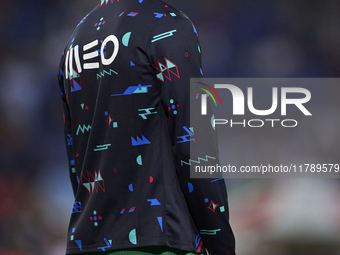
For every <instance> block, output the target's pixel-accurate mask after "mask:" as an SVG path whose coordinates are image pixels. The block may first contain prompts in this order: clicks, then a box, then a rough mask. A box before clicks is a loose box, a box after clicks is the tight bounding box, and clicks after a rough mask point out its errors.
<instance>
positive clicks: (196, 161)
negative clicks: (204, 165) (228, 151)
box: [181, 155, 216, 166]
mask: <svg viewBox="0 0 340 255" xmlns="http://www.w3.org/2000/svg"><path fill="white" fill-rule="evenodd" d="M208 158H211V159H216V158H214V157H211V156H208V155H205V158H201V157H198V159H197V160H193V159H189V162H185V161H184V160H181V166H183V164H186V165H189V166H191V163H192V162H194V163H197V164H201V160H203V161H206V162H208Z"/></svg>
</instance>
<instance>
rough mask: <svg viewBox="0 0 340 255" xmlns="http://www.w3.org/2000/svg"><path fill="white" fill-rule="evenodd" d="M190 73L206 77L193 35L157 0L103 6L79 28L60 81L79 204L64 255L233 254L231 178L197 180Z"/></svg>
mask: <svg viewBox="0 0 340 255" xmlns="http://www.w3.org/2000/svg"><path fill="white" fill-rule="evenodd" d="M190 77H202V70H201V49H200V45H199V41H198V38H197V31H196V29H195V27H194V25H193V24H192V23H191V21H190V20H189V19H188V18H187V16H186V15H185V14H184V13H182V12H181V11H178V10H177V9H175V8H173V7H171V6H170V5H168V4H166V3H164V2H162V1H160V0H100V2H99V4H98V5H97V7H95V9H94V10H92V11H91V12H90V13H89V14H88V15H87V16H86V17H85V18H84V19H83V20H81V22H80V23H79V24H78V25H77V27H76V29H75V30H74V32H73V34H72V36H71V38H70V40H69V42H68V43H67V46H66V48H65V50H64V52H63V55H62V59H61V63H60V74H59V85H60V92H61V95H62V99H63V101H62V102H63V106H64V122H65V128H64V131H65V141H66V148H67V155H68V159H69V173H70V179H71V182H72V187H73V192H74V197H75V200H74V205H73V210H72V215H71V219H70V224H69V230H68V243H67V254H81V253H89V252H98V251H110V250H115V249H125V248H133V247H145V246H167V247H172V248H177V249H180V250H183V251H188V252H197V253H202V252H205V249H207V250H208V251H209V253H210V254H213V255H222V254H224V255H225V254H230V255H232V254H235V244H234V236H233V233H232V230H231V227H230V225H229V211H228V200H227V192H226V187H225V183H224V180H223V179H221V180H215V181H213V182H212V181H211V180H210V179H191V178H190V165H191V163H192V162H198V163H199V160H198V161H197V157H205V156H206V155H202V156H200V155H197V157H196V160H194V158H190V156H191V157H193V156H192V154H191V153H190V147H191V150H192V151H193V149H192V148H193V147H192V146H200V141H199V137H200V135H199V132H200V131H199V130H200V127H199V125H198V124H197V125H196V126H192V125H191V124H192V123H190V100H195V95H194V96H193V97H192V96H190V88H189V87H190V86H189V83H190ZM197 101H198V100H197ZM210 118H211V116H202V123H210ZM202 125H204V124H202ZM201 129H202V128H201ZM202 130H203V129H202ZM202 132H203V131H202ZM214 146H215V144H214V143H213V145H212V147H214ZM215 147H216V149H212V151H210V155H209V156H210V157H209V160H213V158H215V159H218V150H217V146H215ZM212 154H213V155H212Z"/></svg>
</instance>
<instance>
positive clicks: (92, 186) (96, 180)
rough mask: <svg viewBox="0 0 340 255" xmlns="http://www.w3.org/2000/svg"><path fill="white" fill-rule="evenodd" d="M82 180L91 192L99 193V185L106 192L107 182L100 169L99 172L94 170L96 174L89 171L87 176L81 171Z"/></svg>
mask: <svg viewBox="0 0 340 255" xmlns="http://www.w3.org/2000/svg"><path fill="white" fill-rule="evenodd" d="M80 182H81V184H82V185H83V186H84V187H85V188H86V189H87V191H88V192H89V193H90V194H91V193H94V192H97V193H98V187H99V188H100V189H101V190H102V191H104V192H105V183H104V179H103V177H102V176H101V174H100V170H98V172H97V171H94V176H93V175H92V174H91V173H90V172H89V171H87V177H86V176H84V175H83V173H81V176H80Z"/></svg>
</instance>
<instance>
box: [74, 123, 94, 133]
mask: <svg viewBox="0 0 340 255" xmlns="http://www.w3.org/2000/svg"><path fill="white" fill-rule="evenodd" d="M91 128H92V127H91V126H90V125H87V126H86V125H83V127H81V125H79V126H78V130H77V133H76V135H78V134H79V131H81V132H82V133H83V134H84V133H85V131H87V132H89V131H90V129H91Z"/></svg>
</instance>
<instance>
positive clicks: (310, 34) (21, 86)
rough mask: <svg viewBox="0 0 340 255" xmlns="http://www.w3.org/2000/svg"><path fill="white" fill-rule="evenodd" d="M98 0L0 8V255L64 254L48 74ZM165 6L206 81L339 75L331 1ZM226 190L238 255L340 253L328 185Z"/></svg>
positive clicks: (175, 0)
mask: <svg viewBox="0 0 340 255" xmlns="http://www.w3.org/2000/svg"><path fill="white" fill-rule="evenodd" d="M121 1H124V0H121ZM130 1H133V0H130ZM98 2H99V0H70V1H62V0H54V1H43V0H31V1H25V0H16V1H1V2H0V22H1V24H2V25H1V26H0V34H1V35H2V36H1V37H0V77H1V79H0V82H1V87H0V89H1V92H0V116H1V125H0V141H1V142H0V174H1V176H0V254H1V255H46V254H48V255H60V254H64V250H65V243H66V232H67V224H68V218H69V215H70V213H71V209H72V204H73V201H72V190H71V185H70V183H69V180H68V168H67V159H66V151H65V149H64V137H63V124H62V109H61V101H60V94H59V89H58V84H57V74H58V71H59V70H58V68H59V66H58V65H59V59H60V57H61V53H62V51H63V49H64V46H65V44H66V42H67V40H68V39H69V37H70V36H71V33H72V31H73V29H74V27H75V26H76V25H77V24H78V23H79V21H80V20H81V19H82V18H83V17H84V16H85V15H86V14H87V13H88V12H89V11H90V10H91V9H92V8H93V7H95V6H96V5H97V3H98ZM167 2H168V3H169V4H171V5H173V6H175V7H177V8H178V9H181V10H183V11H184V12H185V13H186V14H187V15H188V16H189V17H190V18H191V20H192V21H193V23H194V24H195V26H196V28H197V30H198V34H199V37H200V41H201V46H202V49H203V55H202V56H203V70H204V73H205V76H207V77H338V76H339V75H340V47H339V45H340V33H339V29H340V1H337V0H325V1H316V0H298V1H290V0H288V1H287V0H275V1H270V0H256V1H254V0H209V1H203V0H185V1H183V0H168V1H167ZM337 91H339V90H337ZM334 110H335V111H338V110H337V109H334ZM325 125H327V124H325ZM326 130H327V129H326ZM335 135H336V136H335V137H333V139H332V138H331V139H330V142H334V140H336V139H337V138H339V136H338V135H337V134H335ZM249 139H250V140H251V139H252V138H249ZM337 141H338V142H337V143H339V140H337ZM279 146H280V144H276V143H275V141H273V144H272V147H270V148H272V149H273V148H274V149H275V147H276V148H278V147H279ZM325 148H328V144H325V145H324V146H323V147H322V149H323V150H324V149H325ZM332 148H333V147H332ZM337 148H338V147H337ZM314 149H315V153H316V154H318V153H319V151H318V148H314ZM230 150H231V149H230ZM326 152H327V153H331V151H329V152H328V151H327V150H326ZM333 152H334V151H333ZM231 153H232V152H231ZM320 153H321V154H322V151H320ZM338 159H339V158H337V160H338ZM227 184H228V186H229V197H230V207H231V217H232V219H231V224H232V226H233V225H234V231H235V235H236V240H237V247H238V250H239V253H238V254H240V255H248V254H252V255H256V254H262V255H263V254H275V255H280V254H290V255H293V254H296V255H299V254H309V255H311V254H329V255H333V254H340V238H339V236H340V231H339V229H340V207H339V205H338V204H337V201H339V200H338V198H339V195H340V188H339V186H340V185H339V182H338V181H337V180H312V179H310V180H304V179H300V180H273V179H272V180H227ZM278 201H280V202H278ZM292 209H294V210H292ZM314 216H315V217H314ZM315 219H318V220H317V221H315ZM284 220H285V221H284ZM294 222H295V223H294ZM297 223H299V224H297ZM302 223H303V224H302ZM296 226H299V228H294V227H296ZM297 240H302V242H298V241H297Z"/></svg>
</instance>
